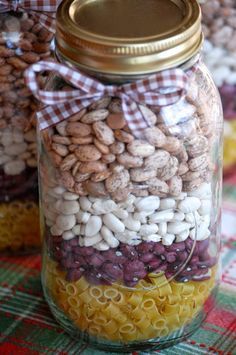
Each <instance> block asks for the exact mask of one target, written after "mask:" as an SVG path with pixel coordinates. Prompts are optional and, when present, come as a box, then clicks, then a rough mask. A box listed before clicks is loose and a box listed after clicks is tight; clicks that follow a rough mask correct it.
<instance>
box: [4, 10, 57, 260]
mask: <svg viewBox="0 0 236 355" xmlns="http://www.w3.org/2000/svg"><path fill="white" fill-rule="evenodd" d="M38 15H39V13H37V16H36V13H35V12H32V11H30V10H28V11H23V10H22V9H18V10H17V11H5V12H1V13H0V31H1V33H0V102H1V107H0V190H1V196H0V253H1V254H2V253H4V254H5V253H7V254H8V253H10V254H11V253H29V252H32V251H36V250H39V247H40V235H39V212H38V189H37V157H36V148H37V143H36V131H35V121H34V117H33V115H34V111H35V109H36V106H37V102H36V100H35V99H34V97H33V95H32V94H31V92H30V91H29V90H28V88H27V87H26V85H25V82H24V76H23V75H24V70H25V69H26V68H27V67H28V66H29V65H31V64H32V63H35V62H37V61H39V60H40V59H43V58H48V57H49V56H50V55H51V51H50V50H51V49H50V46H51V41H52V38H53V32H51V31H49V30H48V29H47V28H46V27H44V26H43V25H41V23H40V20H39V17H38ZM41 80H42V82H43V81H44V80H43V77H42V78H41Z"/></svg>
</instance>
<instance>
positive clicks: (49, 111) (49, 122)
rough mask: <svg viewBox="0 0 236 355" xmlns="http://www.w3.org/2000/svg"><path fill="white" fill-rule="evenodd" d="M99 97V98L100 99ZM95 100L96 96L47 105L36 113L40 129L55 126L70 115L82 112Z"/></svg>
mask: <svg viewBox="0 0 236 355" xmlns="http://www.w3.org/2000/svg"><path fill="white" fill-rule="evenodd" d="M98 99H99V98H97V100H98ZM94 101H96V100H94V98H91V99H86V100H82V101H81V100H75V101H72V102H66V103H62V104H57V105H54V106H46V107H44V108H42V109H41V110H40V111H38V112H37V113H36V115H37V119H38V125H39V130H40V131H42V130H44V129H46V128H48V127H50V126H54V125H56V124H58V123H60V122H62V121H64V120H66V119H68V118H69V117H70V116H73V115H75V114H76V113H78V112H80V111H81V110H82V109H83V108H86V107H88V106H89V105H91V104H92V103H93V102H94Z"/></svg>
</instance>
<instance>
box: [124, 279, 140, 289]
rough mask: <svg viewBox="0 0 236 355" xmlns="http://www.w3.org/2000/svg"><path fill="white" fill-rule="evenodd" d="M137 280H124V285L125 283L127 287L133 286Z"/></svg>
mask: <svg viewBox="0 0 236 355" xmlns="http://www.w3.org/2000/svg"><path fill="white" fill-rule="evenodd" d="M137 282H138V280H135V281H125V285H126V286H127V287H134V286H136V285H137Z"/></svg>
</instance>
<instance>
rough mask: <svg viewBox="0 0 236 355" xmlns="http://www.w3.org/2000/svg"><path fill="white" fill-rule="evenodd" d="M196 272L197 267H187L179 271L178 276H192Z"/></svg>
mask: <svg viewBox="0 0 236 355" xmlns="http://www.w3.org/2000/svg"><path fill="white" fill-rule="evenodd" d="M196 270H197V266H187V267H186V269H184V270H183V271H181V273H180V275H181V276H188V277H189V275H191V276H194V275H195V272H196Z"/></svg>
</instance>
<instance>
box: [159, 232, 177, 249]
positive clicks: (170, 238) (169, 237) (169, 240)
mask: <svg viewBox="0 0 236 355" xmlns="http://www.w3.org/2000/svg"><path fill="white" fill-rule="evenodd" d="M174 240H175V235H174V234H170V233H167V234H166V235H165V236H164V237H163V238H162V240H161V242H162V244H163V245H166V246H168V245H171V244H172V243H173V242H174Z"/></svg>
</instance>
